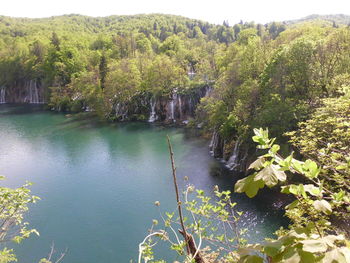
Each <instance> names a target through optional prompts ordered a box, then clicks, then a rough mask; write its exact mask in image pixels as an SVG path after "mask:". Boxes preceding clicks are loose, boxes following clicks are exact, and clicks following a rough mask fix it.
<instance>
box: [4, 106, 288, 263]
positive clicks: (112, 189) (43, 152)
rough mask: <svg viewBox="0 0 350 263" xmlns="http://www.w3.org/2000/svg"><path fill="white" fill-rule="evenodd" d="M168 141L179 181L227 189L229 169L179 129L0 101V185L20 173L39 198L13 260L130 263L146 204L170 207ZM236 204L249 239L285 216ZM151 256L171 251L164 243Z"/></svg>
mask: <svg viewBox="0 0 350 263" xmlns="http://www.w3.org/2000/svg"><path fill="white" fill-rule="evenodd" d="M167 134H168V135H169V136H170V138H171V141H172V143H173V145H174V152H175V159H176V163H177V166H178V177H179V181H180V185H181V186H182V187H184V186H185V184H186V182H184V180H182V179H183V178H184V176H188V177H189V178H190V182H191V183H193V184H194V185H195V186H196V187H197V188H201V189H204V190H206V191H207V192H209V191H210V190H211V189H212V187H213V186H214V185H219V186H220V187H221V188H222V189H232V188H233V184H234V181H235V180H236V179H235V177H236V176H235V175H232V174H230V173H228V172H227V171H226V170H225V169H224V168H223V167H222V165H221V164H220V163H218V162H217V161H216V160H215V159H213V158H212V157H211V156H210V155H209V152H208V142H207V141H205V140H202V139H200V138H198V137H193V136H190V135H187V134H186V132H185V131H184V130H183V129H179V128H164V127H161V126H156V125H150V124H147V123H128V124H114V125H107V124H99V123H96V122H93V121H91V120H90V119H83V118H76V117H71V116H65V115H63V114H57V113H52V112H47V111H42V110H41V109H40V107H36V106H16V105H0V174H2V175H5V176H6V177H7V180H6V181H5V182H4V184H6V185H7V186H11V187H15V186H20V185H21V184H23V183H25V181H26V180H29V181H31V182H33V183H34V185H33V186H32V188H31V189H32V192H33V194H35V195H38V196H40V197H41V199H42V200H41V201H39V202H38V203H37V204H35V205H33V206H32V207H31V209H30V212H29V214H28V216H27V220H28V221H29V222H30V224H31V226H32V227H34V228H36V229H37V230H38V231H39V232H40V237H37V236H32V237H31V238H29V239H28V240H25V241H24V242H23V243H22V244H21V245H19V246H17V245H16V246H13V245H11V244H7V246H10V245H11V246H13V247H14V248H15V250H16V254H17V255H18V259H19V262H20V263H33V262H38V260H39V259H40V258H42V257H45V256H46V255H47V254H48V253H49V251H50V246H51V245H52V244H53V243H54V245H55V249H56V250H57V251H58V253H59V252H64V251H65V250H66V249H67V253H66V256H65V258H64V261H63V262H67V263H97V262H103V263H110V262H129V261H130V259H134V260H135V259H136V258H137V255H138V244H139V243H140V242H141V241H142V240H143V238H144V236H145V235H146V234H147V229H148V228H149V227H150V225H151V222H152V219H153V218H159V212H158V209H157V208H156V207H155V206H154V201H157V200H158V201H160V202H161V208H162V210H164V211H173V210H174V209H175V208H176V203H175V194H174V191H173V184H172V177H171V170H170V162H169V156H168V149H167V144H166V135H167ZM234 200H235V201H236V202H238V206H239V209H240V210H242V211H244V212H245V214H244V217H243V220H242V222H241V225H242V226H244V227H248V228H249V229H250V231H249V236H248V238H249V240H250V241H256V240H261V239H262V238H263V236H266V235H271V233H273V232H274V231H275V230H276V229H277V228H278V227H279V226H280V225H281V224H283V222H284V220H283V218H282V217H281V211H278V210H274V209H272V208H271V207H272V206H271V205H270V201H266V202H264V198H257V199H253V200H251V199H248V198H246V197H245V196H244V195H235V196H234ZM159 253H160V254H161V255H163V256H164V257H165V258H168V259H170V258H174V257H173V254H170V253H169V252H168V251H166V250H165V249H164V248H163V249H160V251H159Z"/></svg>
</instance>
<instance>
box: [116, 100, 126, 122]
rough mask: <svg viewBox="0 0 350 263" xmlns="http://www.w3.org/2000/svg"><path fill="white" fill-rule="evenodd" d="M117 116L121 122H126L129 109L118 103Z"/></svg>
mask: <svg viewBox="0 0 350 263" xmlns="http://www.w3.org/2000/svg"><path fill="white" fill-rule="evenodd" d="M114 109H115V116H116V117H117V118H119V119H120V120H121V121H125V120H126V119H127V118H128V108H127V106H126V105H125V104H122V103H120V102H118V103H117V104H116V105H115V107H114Z"/></svg>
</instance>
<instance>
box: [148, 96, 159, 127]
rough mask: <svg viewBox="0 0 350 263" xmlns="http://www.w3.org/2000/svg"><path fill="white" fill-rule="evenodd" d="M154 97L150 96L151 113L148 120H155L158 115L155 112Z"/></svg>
mask: <svg viewBox="0 0 350 263" xmlns="http://www.w3.org/2000/svg"><path fill="white" fill-rule="evenodd" d="M156 103H157V101H156V99H155V98H153V97H152V98H151V99H150V102H149V104H150V106H151V113H150V116H149V119H148V122H155V121H156V120H157V119H158V115H157V114H156Z"/></svg>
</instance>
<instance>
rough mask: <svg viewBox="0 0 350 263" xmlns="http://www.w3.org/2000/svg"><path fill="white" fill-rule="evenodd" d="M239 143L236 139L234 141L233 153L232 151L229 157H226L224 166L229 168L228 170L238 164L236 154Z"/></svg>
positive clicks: (237, 153)
mask: <svg viewBox="0 0 350 263" xmlns="http://www.w3.org/2000/svg"><path fill="white" fill-rule="evenodd" d="M240 144H241V142H240V140H239V139H238V140H237V141H236V143H235V148H234V149H233V153H232V155H231V157H230V159H228V161H227V162H226V167H227V168H229V169H230V170H234V169H235V168H236V167H237V166H239V162H238V161H239V160H238V155H239V146H240Z"/></svg>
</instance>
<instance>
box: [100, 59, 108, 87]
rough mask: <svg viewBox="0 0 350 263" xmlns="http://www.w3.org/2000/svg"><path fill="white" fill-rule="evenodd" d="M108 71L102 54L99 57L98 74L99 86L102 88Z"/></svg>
mask: <svg viewBox="0 0 350 263" xmlns="http://www.w3.org/2000/svg"><path fill="white" fill-rule="evenodd" d="M107 73H108V66H107V60H106V56H105V55H104V54H103V55H102V56H101V59H100V65H99V74H100V87H101V89H102V90H103V89H104V88H105V82H106V76H107Z"/></svg>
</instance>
